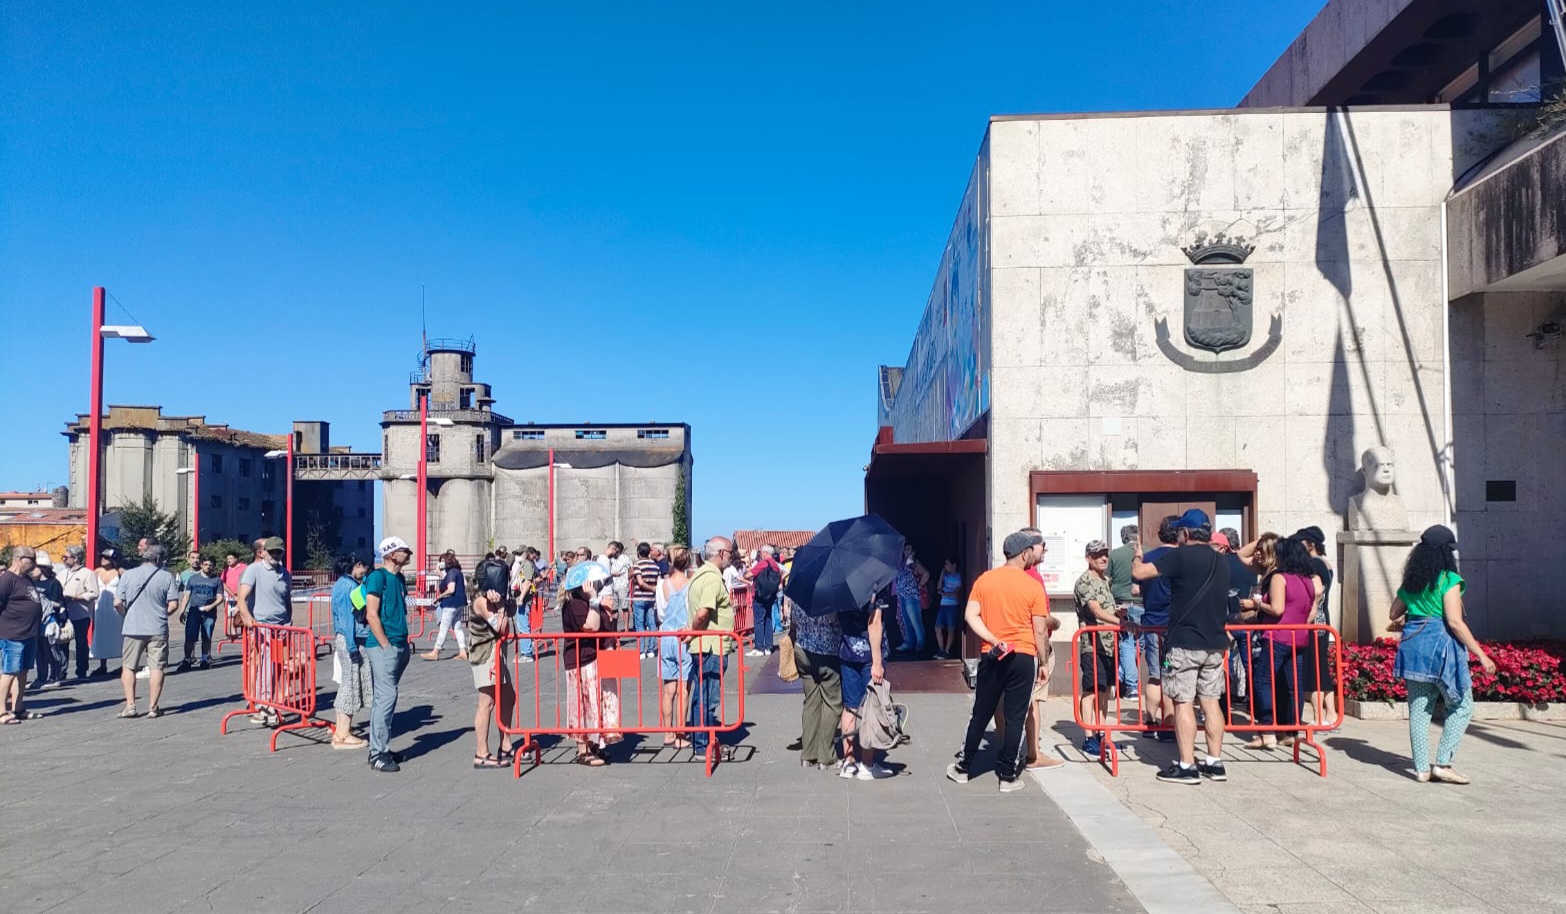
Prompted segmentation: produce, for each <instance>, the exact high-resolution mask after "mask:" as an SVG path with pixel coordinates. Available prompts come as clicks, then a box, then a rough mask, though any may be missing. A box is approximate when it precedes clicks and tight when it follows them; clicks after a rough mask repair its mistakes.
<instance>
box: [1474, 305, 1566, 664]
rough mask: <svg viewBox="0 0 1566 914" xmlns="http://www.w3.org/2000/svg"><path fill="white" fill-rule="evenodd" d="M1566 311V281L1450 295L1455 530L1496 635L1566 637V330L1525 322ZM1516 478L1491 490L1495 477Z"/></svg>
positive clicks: (1479, 609) (1481, 627)
mask: <svg viewBox="0 0 1566 914" xmlns="http://www.w3.org/2000/svg"><path fill="white" fill-rule="evenodd" d="M1550 320H1553V321H1566V289H1563V290H1561V291H1555V292H1524V293H1495V292H1491V293H1483V294H1476V295H1470V296H1467V297H1465V298H1463V299H1461V300H1459V301H1455V302H1453V303H1452V318H1451V322H1452V323H1451V339H1452V409H1453V427H1454V429H1455V439H1456V448H1455V458H1456V469H1457V537H1458V546H1459V559H1460V564H1461V567H1462V571H1463V576H1464V577H1465V578H1467V580H1468V591H1467V594H1466V600H1465V605H1466V608H1467V612H1468V614H1469V616H1470V617H1471V618H1472V620H1473V624H1474V627H1475V629H1476V631H1478V632H1480V633H1481V635H1483V636H1487V637H1494V638H1525V637H1552V638H1561V637H1566V618H1563V617H1562V616H1561V615H1560V613H1559V612H1558V611H1555V612H1551V611H1550V610H1551V609H1553V608H1555V607H1558V602H1559V601H1558V595H1559V594H1560V593H1562V592H1563V591H1566V561H1563V558H1566V556H1563V555H1562V546H1561V534H1560V530H1561V518H1562V517H1563V516H1566V457H1563V456H1562V448H1563V446H1566V342H1562V341H1556V342H1553V343H1546V344H1544V345H1543V346H1540V347H1536V346H1535V345H1534V343H1533V341H1532V340H1530V339H1528V338H1527V334H1528V333H1529V332H1530V331H1532V330H1533V329H1534V328H1535V327H1537V326H1538V325H1539V324H1541V323H1544V322H1545V321H1550ZM1492 480H1493V481H1498V482H1513V483H1515V484H1516V500H1515V501H1501V500H1497V501H1489V500H1488V499H1487V492H1486V483H1487V482H1488V481H1492Z"/></svg>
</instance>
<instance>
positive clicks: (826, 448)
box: [0, 0, 1321, 537]
mask: <svg viewBox="0 0 1566 914" xmlns="http://www.w3.org/2000/svg"><path fill="white" fill-rule="evenodd" d="M468 6H469V5H467V4H457V5H453V4H430V3H417V4H415V3H392V2H380V3H350V2H341V3H317V2H308V3H306V2H296V3H213V2H209V0H202V2H187V3H174V2H160V3H152V4H142V3H101V2H95V3H87V2H75V3H72V2H63V0H7V2H6V3H5V4H4V5H3V8H0V30H3V35H0V86H3V87H4V89H3V91H0V125H3V126H0V314H3V315H4V327H5V331H4V333H5V336H6V346H5V352H6V356H5V369H6V370H5V377H6V378H7V380H8V382H9V387H10V391H9V392H10V393H11V394H12V396H8V397H7V398H6V401H7V410H6V413H7V415H6V417H5V420H4V425H5V429H6V433H5V435H4V439H3V440H4V445H3V446H0V489H9V488H30V487H33V486H44V485H62V484H64V481H65V478H66V467H65V463H66V448H65V441H64V439H63V438H62V437H61V436H60V434H59V432H60V430H61V429H62V428H63V427H64V423H65V422H66V421H67V420H68V419H69V418H71V417H72V415H73V414H75V413H77V412H85V411H86V409H87V393H88V391H87V386H88V385H87V342H88V328H89V325H88V317H89V312H88V305H89V302H90V290H91V287H92V286H94V285H104V286H107V287H108V288H109V291H110V292H111V293H112V294H113V295H114V296H115V298H116V299H118V301H119V302H120V303H123V305H124V306H125V307H126V308H127V309H129V311H130V312H131V313H132V314H134V315H135V317H136V318H137V320H139V321H140V322H141V323H144V324H145V325H146V326H147V327H148V328H149V329H151V330H152V331H153V333H155V334H156V335H157V337H158V341H157V342H156V343H155V344H153V345H151V346H137V347H132V346H127V345H125V344H118V343H111V344H110V345H109V347H108V373H107V378H108V384H107V392H106V399H107V401H108V402H110V403H137V404H161V405H162V406H163V407H164V408H165V410H167V411H170V412H174V413H202V414H205V415H206V416H207V417H208V418H209V420H211V421H217V422H227V423H229V424H231V425H233V426H236V427H239V428H245V429H252V430H256V431H275V432H281V431H283V430H285V429H286V428H287V427H288V423H289V421H290V420H291V419H294V418H311V419H326V420H329V421H331V423H332V431H333V438H334V443H339V444H352V445H355V446H356V447H358V448H361V449H366V450H369V449H378V442H379V427H378V425H377V422H378V419H379V411H380V410H382V409H389V408H399V407H401V406H403V405H404V404H405V403H406V400H407V396H408V394H407V388H406V382H407V377H408V372H409V371H410V370H411V369H413V368H414V367H415V366H414V359H415V356H416V354H417V351H418V347H419V286H420V284H421V283H423V284H425V286H426V288H427V290H428V291H427V295H428V302H429V329H430V333H431V335H432V336H458V337H466V336H469V335H470V334H471V335H474V336H476V338H477V342H478V363H477V371H478V374H479V376H480V379H481V380H485V381H488V382H489V383H492V384H493V385H494V387H495V392H496V396H497V398H498V404H497V408H498V409H500V410H501V411H502V412H504V413H506V414H508V415H510V416H513V417H515V418H518V419H521V420H524V421H525V420H534V421H540V422H576V421H600V422H603V421H631V422H635V421H642V420H647V419H659V420H664V421H686V422H689V423H690V424H691V425H692V426H693V427H694V433H693V434H694V443H695V454H696V470H695V484H696V494H695V531H694V532H695V533H696V534H697V535H698V537H700V536H705V535H707V534H710V533H716V532H722V531H730V530H733V529H735V528H737V527H738V528H747V527H769V528H805V527H812V528H813V527H817V526H819V525H821V524H822V523H824V522H825V521H827V520H829V519H831V518H834V517H840V516H847V515H852V514H857V513H859V510H860V509H861V507H862V478H863V477H862V473H861V467H862V466H863V465H864V464H865V462H866V460H867V457H868V454H869V449H870V445H871V443H872V440H873V438H874V435H875V367H876V366H877V365H879V364H881V363H890V364H902V363H903V361H904V359H905V358H906V357H907V353H908V347H909V344H910V343H911V341H912V336H913V332H914V328H915V326H916V324H917V322H918V320H919V316H920V313H921V311H922V309H923V306H924V302H925V298H926V296H927V295H928V294H929V288H930V283H931V282H932V279H933V276H934V273H935V270H936V267H937V265H938V262H939V258H940V252H941V249H942V246H943V245H944V242H945V238H946V234H947V232H948V230H949V229H950V227H951V223H952V219H953V216H954V214H955V211H956V206H957V203H958V200H959V198H960V196H961V194H962V190H963V185H964V183H965V181H966V178H967V175H968V171H969V169H970V168H971V166H972V162H973V157H974V155H975V154H976V152H977V149H978V146H979V142H980V140H981V139H982V137H983V133H984V128H985V123H986V118H987V117H988V116H989V115H991V114H1004V113H1026V112H1046V111H1060V112H1069V111H1089V110H1119V109H1143V108H1195V107H1227V106H1230V105H1233V104H1234V103H1235V102H1236V101H1238V100H1239V98H1240V96H1241V95H1243V94H1244V92H1245V90H1246V89H1247V88H1249V86H1250V85H1251V84H1252V83H1253V82H1254V81H1255V80H1256V78H1257V77H1259V76H1260V75H1261V74H1262V73H1263V72H1264V71H1265V70H1266V68H1267V67H1268V66H1269V65H1270V64H1271V63H1272V61H1273V60H1274V59H1275V58H1276V57H1277V55H1278V54H1279V53H1280V52H1281V51H1282V50H1283V48H1284V47H1286V46H1287V44H1288V42H1289V41H1290V40H1292V38H1293V37H1294V36H1295V35H1296V34H1297V33H1298V32H1299V30H1300V29H1301V28H1303V26H1304V25H1305V23H1307V22H1308V21H1309V20H1310V18H1311V17H1312V16H1313V15H1314V14H1315V12H1316V11H1317V9H1319V7H1320V6H1321V2H1320V0H1206V2H1202V3H1195V2H1182V3H1174V2H1161V3H1159V2H1153V3H1123V4H1119V3H1117V4H1066V3H1055V2H1048V3H1041V2H1031V3H1006V4H999V3H995V4H988V3H978V4H957V3H950V4H942V5H935V4H925V3H895V4H894V3H874V4H842V3H819V4H817V3H786V4H733V3H722V4H720V3H708V4H679V3H669V4H650V3H636V4H631V3H620V4H605V3H582V4H551V5H548V6H544V5H538V4H513V3H507V4H498V3H497V4H493V5H486V6H489V8H487V9H484V10H482V11H476V10H471V9H468V8H467V7H468ZM123 316H124V315H123V312H120V311H119V310H118V309H117V308H116V307H115V305H114V303H113V302H111V303H110V319H111V321H113V320H116V319H121V318H123ZM693 336H694V337H696V338H699V339H700V345H699V346H695V347H693V346H691V345H689V344H688V343H687V340H690V339H691V338H692V337H693ZM18 393H20V394H22V396H17V394H18Z"/></svg>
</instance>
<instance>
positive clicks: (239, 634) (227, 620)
mask: <svg viewBox="0 0 1566 914" xmlns="http://www.w3.org/2000/svg"><path fill="white" fill-rule="evenodd" d="M238 605H239V604H238V603H237V602H236V603H230V602H229V601H228V600H227V599H225V600H224V601H223V637H222V638H221V639H219V640H218V641H217V643H215V644H213V645H212V656H213V657H217V656H218V655H220V654H222V653H223V645H225V644H239V643H240V642H241V641H242V639H243V636H244V629H242V628H240V626H239V611H238V609H237V608H236V607H237V606H238Z"/></svg>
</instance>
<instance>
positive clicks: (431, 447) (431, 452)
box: [424, 435, 440, 463]
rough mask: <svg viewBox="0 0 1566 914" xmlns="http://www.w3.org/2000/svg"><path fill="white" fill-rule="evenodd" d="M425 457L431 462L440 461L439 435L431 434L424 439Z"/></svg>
mask: <svg viewBox="0 0 1566 914" xmlns="http://www.w3.org/2000/svg"><path fill="white" fill-rule="evenodd" d="M424 459H425V461H427V462H429V463H440V436H439V435H430V436H428V437H426V438H425V439H424Z"/></svg>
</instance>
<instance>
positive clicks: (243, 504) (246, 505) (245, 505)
mask: <svg viewBox="0 0 1566 914" xmlns="http://www.w3.org/2000/svg"><path fill="white" fill-rule="evenodd" d="M239 510H241V511H249V510H250V499H248V498H241V499H239Z"/></svg>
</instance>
